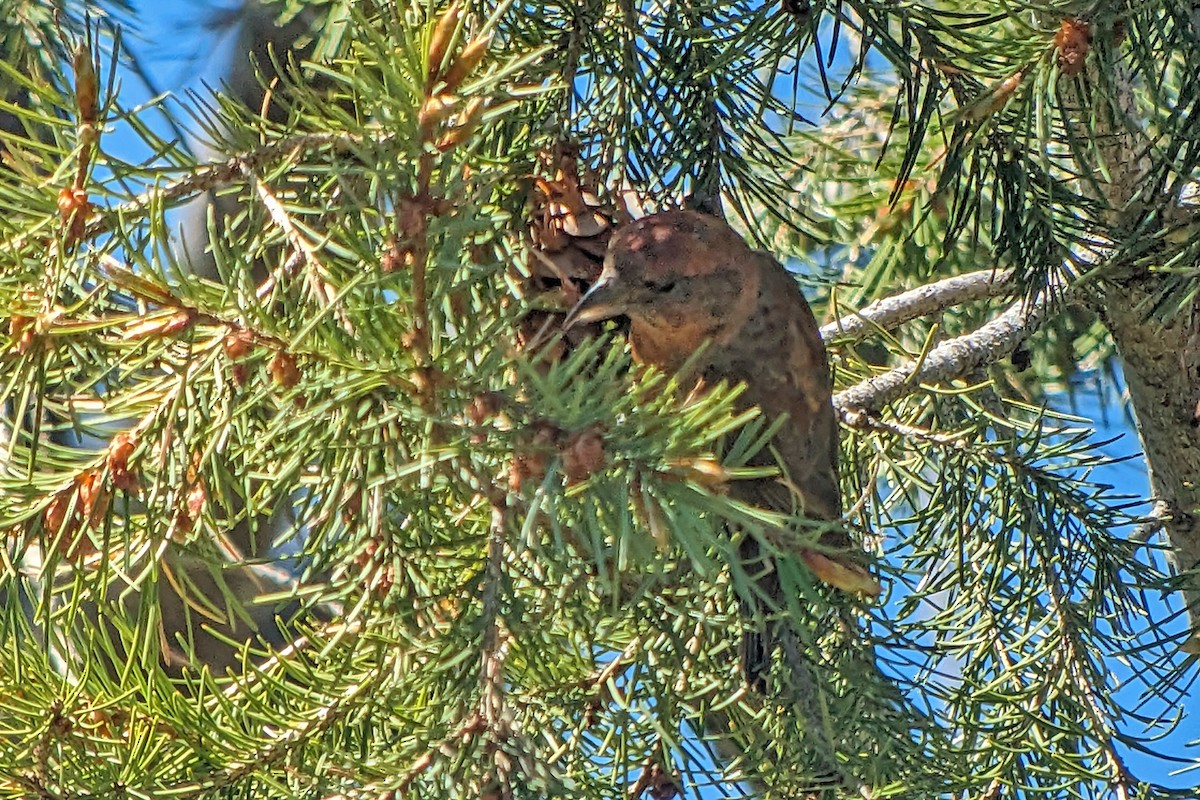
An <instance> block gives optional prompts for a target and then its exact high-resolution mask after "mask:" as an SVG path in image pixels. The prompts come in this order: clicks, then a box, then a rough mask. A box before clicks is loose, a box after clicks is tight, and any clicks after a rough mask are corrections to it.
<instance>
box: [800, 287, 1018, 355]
mask: <svg viewBox="0 0 1200 800" xmlns="http://www.w3.org/2000/svg"><path fill="white" fill-rule="evenodd" d="M1012 289H1013V271H1012V270H1010V269H982V270H979V271H978V272H969V273H967V274H965V275H955V276H953V277H950V278H946V279H945V280H940V281H938V282H936V283H929V284H925V285H924V286H918V287H917V288H915V289H911V290H909V291H907V292H903V293H901V294H898V295H894V296H892V297H885V298H884V299H882V300H877V301H875V302H874V303H871V304H870V305H868V306H866V307H865V308H863V309H861V310H859V311H855V312H852V313H850V314H847V315H846V316H844V317H841V318H840V319H837V320H835V321H833V322H830V323H828V324H826V325H823V326H821V336H822V338H824V339H825V340H826V341H830V340H834V339H836V340H837V341H838V342H839V343H852V342H857V341H859V340H861V339H864V338H866V337H867V336H869V335H870V334H872V333H874V332H875V331H878V330H885V331H886V330H892V329H893V328H895V327H896V326H897V325H902V324H904V323H905V322H909V321H911V320H914V319H918V318H920V317H927V316H931V315H933V314H937V313H940V312H942V311H945V310H946V309H948V308H952V307H954V306H958V305H962V304H963V303H970V302H973V301H975V300H986V299H988V298H992V297H1000V296H1003V295H1005V294H1008V293H1009V292H1011V291H1012Z"/></svg>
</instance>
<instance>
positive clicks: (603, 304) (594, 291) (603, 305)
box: [562, 275, 625, 331]
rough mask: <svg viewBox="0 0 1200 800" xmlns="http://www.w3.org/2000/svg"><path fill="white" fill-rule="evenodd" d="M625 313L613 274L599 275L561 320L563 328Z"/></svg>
mask: <svg viewBox="0 0 1200 800" xmlns="http://www.w3.org/2000/svg"><path fill="white" fill-rule="evenodd" d="M624 313H625V304H624V302H622V298H621V297H620V290H619V287H618V286H617V281H616V278H615V276H613V275H601V276H600V278H599V279H598V280H597V281H596V282H595V283H593V284H592V288H590V289H588V290H587V294H585V295H584V296H583V297H581V298H579V302H578V303H576V304H575V307H574V308H572V309H571V311H570V313H569V314H567V318H566V319H564V320H563V325H562V326H563V330H564V331H565V330H567V329H568V328H570V327H571V326H572V325H575V324H577V323H580V322H598V321H599V320H602V319H609V318H610V317H615V316H617V315H618V314H624Z"/></svg>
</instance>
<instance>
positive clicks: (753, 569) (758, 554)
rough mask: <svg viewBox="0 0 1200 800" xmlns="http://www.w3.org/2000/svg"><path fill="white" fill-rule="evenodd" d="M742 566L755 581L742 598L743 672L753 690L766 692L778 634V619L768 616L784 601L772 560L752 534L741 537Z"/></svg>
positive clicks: (740, 553)
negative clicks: (750, 593) (751, 593)
mask: <svg viewBox="0 0 1200 800" xmlns="http://www.w3.org/2000/svg"><path fill="white" fill-rule="evenodd" d="M738 555H739V557H740V559H741V563H742V567H743V569H745V570H746V572H748V573H749V574H750V576H751V578H752V579H753V581H754V584H755V591H754V594H753V595H749V596H743V597H742V598H741V611H742V618H743V620H744V621H743V625H744V626H745V628H744V633H743V634H742V652H741V662H742V675H743V677H745V679H746V683H747V684H749V686H750V687H751V688H752V689H756V690H758V691H760V692H761V691H765V690H766V688H767V674H768V673H770V671H771V661H772V660H773V658H774V652H775V647H776V645H777V644H778V641H777V639H778V637H777V635H776V633H777V632H776V630H775V628H776V627H777V626H778V624H779V623H778V622H775V621H773V620H772V619H771V617H772V616H773V614H774V612H775V611H777V610H778V608H779V606H780V605H782V604H783V597H782V596H781V589H780V586H779V573H778V572H776V569H775V561H774V559H772V558H770V557H769V556H764V555H763V553H762V550H761V548H760V547H759V544H758V541H757V540H755V539H754V538H753V537H752V536H747V537H746V538H745V539H743V540H742V543H741V546H740V547H739V553H738Z"/></svg>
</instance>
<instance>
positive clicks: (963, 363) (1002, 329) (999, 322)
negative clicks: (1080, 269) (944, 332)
mask: <svg viewBox="0 0 1200 800" xmlns="http://www.w3.org/2000/svg"><path fill="white" fill-rule="evenodd" d="M1051 302H1052V301H1051V298H1050V297H1049V296H1048V295H1045V294H1043V295H1040V296H1038V297H1037V298H1036V299H1035V300H1033V301H1032V302H1029V301H1026V300H1020V301H1018V302H1016V303H1013V304H1012V305H1011V306H1009V307H1008V309H1007V310H1006V311H1005V312H1004V313H1003V314H1001V315H1000V316H998V317H996V318H995V319H994V320H992V321H991V322H988V323H987V324H985V325H983V326H982V327H980V328H979V329H978V330H976V331H974V332H972V333H968V334H966V335H964V336H959V337H956V338H954V339H950V340H948V341H945V342H942V343H941V344H939V345H938V346H937V347H935V348H933V349H932V350H930V351H929V352H928V353H927V354H926V355H925V357H924V358H922V359H919V360H917V361H915V362H912V363H909V364H906V365H904V366H902V367H896V368H895V369H892V370H889V371H887V372H884V373H883V374H881V375H876V376H875V377H873V378H868V379H867V380H865V381H863V382H861V383H859V384H857V385H855V386H851V387H850V388H849V389H843V390H842V391H840V392H838V393H836V394H835V395H834V396H833V405H834V408H836V409H837V410H838V413H839V414H840V415H841V416H842V418H843V419H845V420H846V422H847V423H849V424H855V421H856V419H857V415H858V414H860V413H863V412H866V413H871V412H874V411H878V410H879V409H881V408H882V407H883V406H885V405H887V404H888V403H891V402H893V401H895V400H899V399H900V398H902V397H905V396H907V395H909V394H912V393H913V392H915V391H917V389H918V388H920V386H921V384H931V383H944V382H946V381H949V380H952V379H954V378H957V377H959V376H961V375H964V374H966V373H968V372H970V371H972V370H974V369H978V368H979V367H982V366H984V365H985V364H988V363H990V362H992V361H995V360H996V359H997V358H1001V357H1003V356H1005V355H1008V354H1009V353H1011V352H1012V351H1013V350H1014V349H1016V347H1017V345H1019V344H1020V343H1021V342H1023V341H1025V339H1026V338H1027V337H1028V336H1029V335H1030V334H1031V333H1032V332H1033V331H1034V330H1036V329H1037V328H1038V326H1040V325H1041V324H1042V323H1043V322H1045V320H1046V318H1047V317H1048V316H1049V312H1050V309H1051Z"/></svg>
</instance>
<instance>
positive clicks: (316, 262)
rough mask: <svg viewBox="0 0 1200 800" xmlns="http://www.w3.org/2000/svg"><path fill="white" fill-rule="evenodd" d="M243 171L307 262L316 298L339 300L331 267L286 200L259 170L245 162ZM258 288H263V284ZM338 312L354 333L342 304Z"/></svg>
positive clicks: (289, 263) (329, 302) (327, 301)
mask: <svg viewBox="0 0 1200 800" xmlns="http://www.w3.org/2000/svg"><path fill="white" fill-rule="evenodd" d="M241 173H242V176H243V177H245V179H246V180H247V181H249V182H250V185H251V186H253V187H254V191H255V192H256V193H257V194H258V199H259V202H261V203H262V204H263V207H264V208H266V209H267V214H269V215H270V217H271V221H272V222H274V223H275V225H276V226H277V227H278V228H279V229H280V230H281V231H283V235H284V236H285V237H286V238H287V240H288V243H289V244H291V246H292V249H293V250H294V251H296V253H299V254H302V258H303V263H305V264H306V265H307V266H308V269H307V270H306V272H305V274H306V275H307V277H308V285H309V287H310V288H311V290H312V293H313V295H314V296H315V298H316V300H317V301H318V302H319V303H320V304H321V305H326V306H331V305H333V304H334V303H335V302H336V300H337V290H336V289H334V288H333V287H332V286H331V285H330V283H329V281H328V280H326V276H327V275H329V270H328V269H326V268H325V265H324V264H323V263H321V259H320V256H318V255H317V247H316V245H314V244H313V243H312V242H310V241H309V240H308V239H307V237H305V236H304V235H303V234H302V233H301V232H300V230H299V229H298V228H297V227H296V223H294V222H292V217H291V215H290V214H289V213H288V210H287V209H286V208H284V207H283V203H281V202H279V198H277V197H276V196H275V193H274V192H272V191H271V188H270V187H269V186H267V185H266V184H265V183H263V182H262V180H260V179H259V177H258V174H257V173H256V172H255V171H254V170H252V169H251V168H250V167H248V166H246V165H244V164H243V165H242V166H241ZM294 261H295V259H294V258H292V257H289V258H288V259H287V261H286V262H285V263H284V265H283V269H284V270H285V271H286V270H288V269H289V268H292V264H293V263H294ZM264 283H265V282H264ZM259 288H260V290H261V287H259ZM256 294H257V292H256ZM336 313H337V316H338V319H339V321H340V322H341V323H342V328H343V329H344V330H345V331H346V333H348V334H350V335H351V336H353V335H354V326H353V325H352V324H351V323H350V320H349V318H348V317H347V316H346V314H345V312H344V311H343V310H342V309H341V308H338V309H336Z"/></svg>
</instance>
